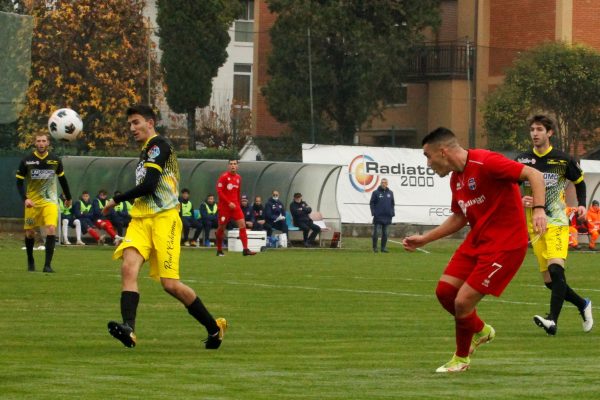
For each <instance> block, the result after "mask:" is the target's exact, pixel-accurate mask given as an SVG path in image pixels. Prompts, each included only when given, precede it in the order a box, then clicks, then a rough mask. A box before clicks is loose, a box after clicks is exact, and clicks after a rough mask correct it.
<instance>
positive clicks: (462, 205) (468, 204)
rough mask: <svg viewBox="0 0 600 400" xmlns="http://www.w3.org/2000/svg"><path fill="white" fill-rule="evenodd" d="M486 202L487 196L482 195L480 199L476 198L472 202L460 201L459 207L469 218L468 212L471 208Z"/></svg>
mask: <svg viewBox="0 0 600 400" xmlns="http://www.w3.org/2000/svg"><path fill="white" fill-rule="evenodd" d="M484 202H485V195H484V194H482V195H481V196H479V197H475V198H474V199H471V200H467V201H464V200H459V201H458V206H459V207H460V209H461V210H462V212H463V214H464V215H465V217H466V216H467V210H468V208H469V207H471V206H473V205H475V204H483V203H484Z"/></svg>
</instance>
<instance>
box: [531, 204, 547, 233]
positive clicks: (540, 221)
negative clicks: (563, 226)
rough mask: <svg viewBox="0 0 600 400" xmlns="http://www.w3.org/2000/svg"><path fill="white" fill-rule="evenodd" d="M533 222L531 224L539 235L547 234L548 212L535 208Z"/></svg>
mask: <svg viewBox="0 0 600 400" xmlns="http://www.w3.org/2000/svg"><path fill="white" fill-rule="evenodd" d="M531 220H532V221H531V222H532V223H533V230H534V231H535V232H536V233H537V234H539V235H543V234H544V233H546V224H547V223H548V218H547V217H546V210H544V209H543V208H534V209H533V215H532V217H531Z"/></svg>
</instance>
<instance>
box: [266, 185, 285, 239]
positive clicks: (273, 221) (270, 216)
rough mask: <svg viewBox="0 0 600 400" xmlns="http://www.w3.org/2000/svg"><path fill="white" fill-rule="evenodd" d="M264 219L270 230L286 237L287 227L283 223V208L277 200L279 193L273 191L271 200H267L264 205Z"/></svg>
mask: <svg viewBox="0 0 600 400" xmlns="http://www.w3.org/2000/svg"><path fill="white" fill-rule="evenodd" d="M265 217H266V218H265V219H266V221H267V223H268V224H269V225H270V226H271V228H272V229H277V230H279V231H281V232H282V233H285V234H286V235H287V233H288V226H287V222H286V221H285V206H284V205H283V203H282V202H281V200H279V192H278V191H277V190H273V193H272V194H271V198H269V200H267V204H266V205H265Z"/></svg>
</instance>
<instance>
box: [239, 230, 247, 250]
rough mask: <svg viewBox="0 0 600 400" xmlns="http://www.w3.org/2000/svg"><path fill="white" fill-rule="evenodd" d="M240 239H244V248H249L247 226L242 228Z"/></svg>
mask: <svg viewBox="0 0 600 400" xmlns="http://www.w3.org/2000/svg"><path fill="white" fill-rule="evenodd" d="M240 240H241V241H242V248H244V249H247V248H248V234H247V233H246V228H242V229H240Z"/></svg>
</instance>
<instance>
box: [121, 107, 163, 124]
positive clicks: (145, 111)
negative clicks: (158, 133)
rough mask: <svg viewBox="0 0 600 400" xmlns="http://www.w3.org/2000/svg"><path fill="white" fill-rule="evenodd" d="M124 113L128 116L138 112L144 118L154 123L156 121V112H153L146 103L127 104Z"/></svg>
mask: <svg viewBox="0 0 600 400" xmlns="http://www.w3.org/2000/svg"><path fill="white" fill-rule="evenodd" d="M126 114H127V116H128V117H129V116H131V115H134V114H139V115H141V116H142V117H144V118H145V119H151V120H153V121H154V123H156V113H155V112H154V110H153V109H152V107H150V106H149V105H147V104H134V105H132V106H129V108H127V113H126Z"/></svg>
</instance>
